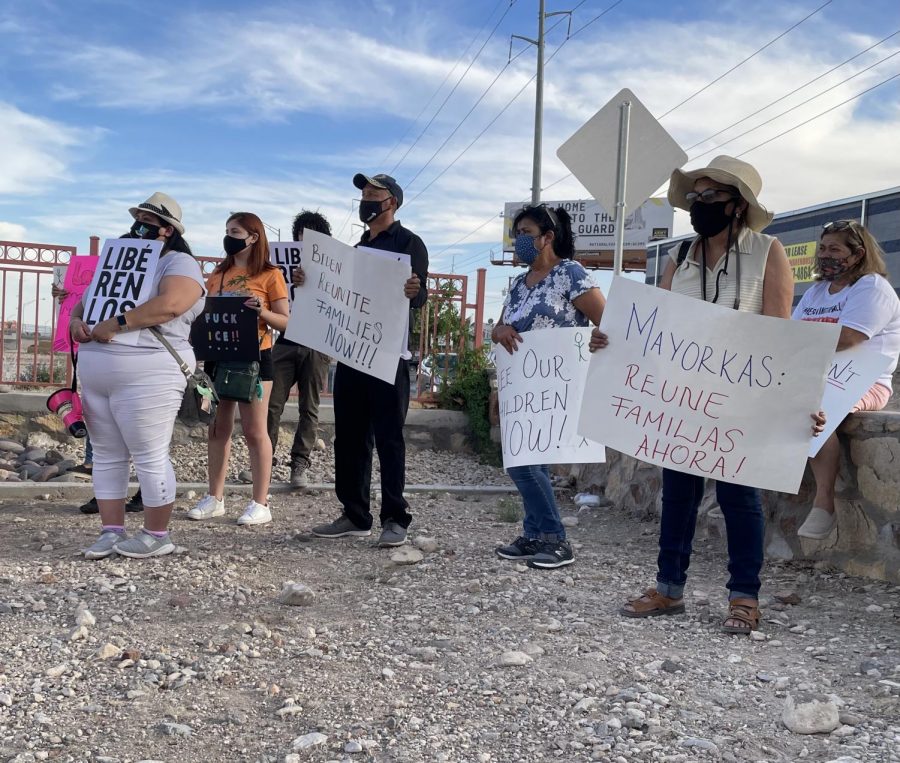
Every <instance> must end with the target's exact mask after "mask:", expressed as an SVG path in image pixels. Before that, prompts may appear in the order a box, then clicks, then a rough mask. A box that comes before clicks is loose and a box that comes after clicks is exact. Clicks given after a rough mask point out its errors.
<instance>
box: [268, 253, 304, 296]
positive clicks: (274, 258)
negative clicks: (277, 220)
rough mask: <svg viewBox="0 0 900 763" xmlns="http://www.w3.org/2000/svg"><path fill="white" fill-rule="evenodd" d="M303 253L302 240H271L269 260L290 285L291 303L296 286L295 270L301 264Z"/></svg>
mask: <svg viewBox="0 0 900 763" xmlns="http://www.w3.org/2000/svg"><path fill="white" fill-rule="evenodd" d="M302 255H303V242H302V241H276V242H274V243H273V242H269V261H270V262H271V263H272V264H273V265H274V266H275V267H277V268H278V269H279V270H280V271H281V275H283V276H284V281H285V283H286V284H287V285H288V294H289V295H290V300H291V304H293V302H294V296H295V291H296V288H297V287H296V286H294V272H295V271H296V270H298V269H299V268H300V267H301V266H302V263H301V260H302Z"/></svg>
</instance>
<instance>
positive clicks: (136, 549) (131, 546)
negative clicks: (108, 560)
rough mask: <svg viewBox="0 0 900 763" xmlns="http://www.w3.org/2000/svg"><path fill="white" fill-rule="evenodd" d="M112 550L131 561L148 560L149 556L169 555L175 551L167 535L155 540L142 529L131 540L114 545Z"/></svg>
mask: <svg viewBox="0 0 900 763" xmlns="http://www.w3.org/2000/svg"><path fill="white" fill-rule="evenodd" d="M114 550H115V552H116V553H117V554H121V555H122V556H129V557H131V558H132V559H148V558H150V557H151V556H165V555H166V554H171V553H172V552H173V551H174V550H175V544H174V543H172V538H171V537H170V536H169V535H168V534H166V535H165V536H164V537H162V538H157V537H156V536H155V535H151V534H150V533H148V532H146V531H145V530H143V529H142V530H141V531H140V532H138V533H137V534H136V535H135V536H134V537H133V538H129V539H128V540H123V541H119V542H118V543H116V545H115V546H114Z"/></svg>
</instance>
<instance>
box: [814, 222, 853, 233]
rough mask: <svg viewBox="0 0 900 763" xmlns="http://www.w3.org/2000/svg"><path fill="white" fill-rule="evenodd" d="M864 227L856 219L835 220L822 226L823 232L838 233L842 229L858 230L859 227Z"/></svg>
mask: <svg viewBox="0 0 900 763" xmlns="http://www.w3.org/2000/svg"><path fill="white" fill-rule="evenodd" d="M859 228H862V225H860V224H859V223H858V222H856V220H835V221H834V222H832V223H825V225H823V226H822V233H837V232H838V231H842V230H848V229H849V230H852V231H854V232H856V230H857V229H859Z"/></svg>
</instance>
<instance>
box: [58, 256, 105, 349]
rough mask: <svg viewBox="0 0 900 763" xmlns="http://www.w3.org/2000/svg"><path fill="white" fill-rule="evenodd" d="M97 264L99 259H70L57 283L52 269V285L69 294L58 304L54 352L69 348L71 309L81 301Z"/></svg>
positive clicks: (82, 257) (87, 257) (83, 257)
mask: <svg viewBox="0 0 900 763" xmlns="http://www.w3.org/2000/svg"><path fill="white" fill-rule="evenodd" d="M99 262H100V258H99V257H90V256H81V257H77V256H76V257H72V258H71V259H70V260H69V264H68V265H67V266H66V267H65V268H63V270H64V273H63V274H62V276H63V277H62V281H61V282H59V283H57V280H56V279H57V273H56V268H54V269H53V283H54V284H55V285H56V286H57V287H59V288H62V289H65V290H66V291H67V292H69V293H68V294H67V295H66V298H65V299H64V300H62V301H61V302H60V303H59V315H58V316H57V319H56V336H55V337H54V338H53V351H54V352H68V351H69V348H70V347H71V337H70V336H69V321H70V320H71V317H72V308H73V307H75V305H77V304H78V303H79V302H80V301H81V297H82V296H83V295H84V292H85V290H86V289H87V287H88V286H89V285H90V283H91V279H92V278H93V277H94V271H95V270H96V269H97V263H99ZM76 349H77V346H76Z"/></svg>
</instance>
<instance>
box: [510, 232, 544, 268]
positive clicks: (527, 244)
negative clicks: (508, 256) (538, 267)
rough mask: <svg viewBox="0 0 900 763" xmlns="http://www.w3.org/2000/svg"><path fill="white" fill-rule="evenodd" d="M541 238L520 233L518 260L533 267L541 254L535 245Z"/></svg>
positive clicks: (517, 239)
mask: <svg viewBox="0 0 900 763" xmlns="http://www.w3.org/2000/svg"><path fill="white" fill-rule="evenodd" d="M535 238H540V236H534V237H532V236H529V235H528V234H527V233H520V234H519V235H518V236H516V259H517V260H518V261H519V262H524V263H525V264H526V265H531V264H532V263H533V262H534V261H535V260H536V259H537V258H538V255H539V254H540V251H538V248H537V247H536V246H535V245H534V239H535Z"/></svg>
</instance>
